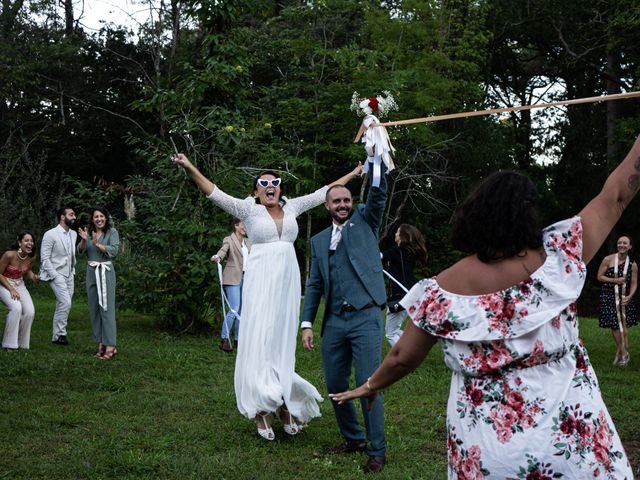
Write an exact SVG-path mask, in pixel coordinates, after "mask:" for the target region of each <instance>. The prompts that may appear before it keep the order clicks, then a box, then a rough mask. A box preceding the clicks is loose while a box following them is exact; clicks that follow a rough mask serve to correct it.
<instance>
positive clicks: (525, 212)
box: [451, 170, 542, 262]
mask: <svg viewBox="0 0 640 480" xmlns="http://www.w3.org/2000/svg"><path fill="white" fill-rule="evenodd" d="M451 242H452V243H453V246H454V247H455V248H457V249H458V250H460V251H462V252H464V253H467V254H470V255H473V254H476V255H478V259H480V260H481V261H482V262H491V261H495V260H501V259H504V258H509V257H513V256H514V255H517V254H518V253H520V252H522V251H523V250H526V249H536V248H540V247H541V246H542V229H541V228H540V221H539V216H538V210H537V194H536V189H535V186H534V185H533V182H532V181H531V180H530V179H529V178H528V177H526V176H525V175H522V174H520V173H517V172H513V171H509V170H505V171H500V172H496V173H493V174H492V175H490V176H489V177H487V178H486V179H485V180H484V181H483V182H482V183H480V185H478V186H477V187H476V188H475V190H474V191H473V192H471V194H470V195H469V196H468V197H467V198H466V199H465V201H464V202H463V204H462V206H461V207H460V208H459V209H458V211H457V212H456V215H455V219H454V224H453V229H452V232H451Z"/></svg>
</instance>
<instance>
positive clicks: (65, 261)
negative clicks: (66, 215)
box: [40, 225, 78, 282]
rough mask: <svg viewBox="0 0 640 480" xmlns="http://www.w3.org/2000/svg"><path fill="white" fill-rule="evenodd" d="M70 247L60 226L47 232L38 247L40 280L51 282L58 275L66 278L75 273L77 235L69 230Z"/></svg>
mask: <svg viewBox="0 0 640 480" xmlns="http://www.w3.org/2000/svg"><path fill="white" fill-rule="evenodd" d="M69 235H70V236H71V245H69V243H68V242H67V240H66V238H65V234H64V228H62V227H61V226H60V225H58V226H56V227H54V228H52V229H51V230H47V231H46V232H45V234H44V236H43V237H42V244H41V245H40V280H43V281H45V282H47V281H49V280H53V279H54V278H56V277H57V276H58V275H62V276H64V277H68V276H71V275H75V273H76V239H77V238H78V234H77V233H76V232H75V231H73V230H69Z"/></svg>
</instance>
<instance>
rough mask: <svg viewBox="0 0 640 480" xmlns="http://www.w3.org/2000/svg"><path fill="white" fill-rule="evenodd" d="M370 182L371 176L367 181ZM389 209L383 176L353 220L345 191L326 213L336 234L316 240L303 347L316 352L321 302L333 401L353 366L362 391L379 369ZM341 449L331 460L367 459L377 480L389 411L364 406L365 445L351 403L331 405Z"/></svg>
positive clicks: (334, 193) (332, 194)
mask: <svg viewBox="0 0 640 480" xmlns="http://www.w3.org/2000/svg"><path fill="white" fill-rule="evenodd" d="M370 177H371V174H370ZM386 201H387V180H386V174H383V175H382V178H381V181H380V186H378V187H373V186H372V187H371V188H370V189H369V194H368V197H367V203H366V205H358V206H357V207H356V208H355V210H354V212H353V215H351V211H352V199H351V192H350V191H349V190H348V189H347V188H346V187H344V186H340V185H337V186H333V187H332V188H330V189H329V190H328V191H327V196H326V202H325V207H326V208H327V210H328V211H329V213H330V215H331V218H332V220H333V223H332V226H331V227H329V228H327V229H326V230H323V231H322V232H320V233H318V234H317V235H315V236H314V237H313V238H312V239H311V259H312V260H311V262H312V263H311V273H310V275H309V280H308V281H307V288H306V291H305V297H304V307H303V309H302V324H301V327H302V329H303V332H302V343H303V346H304V348H305V349H307V350H311V349H313V330H312V328H311V327H312V323H313V321H314V320H315V317H316V313H317V311H318V306H319V305H320V298H321V297H322V296H324V303H325V310H324V317H323V321H322V327H321V335H322V363H323V368H324V374H325V380H326V382H327V390H328V391H329V393H337V392H342V391H344V390H345V389H346V388H347V386H348V385H349V379H350V377H351V368H352V365H353V366H354V367H355V382H356V385H361V384H362V383H364V382H366V381H367V378H368V377H369V376H370V375H371V374H372V373H373V372H374V371H375V370H376V368H378V365H380V358H381V354H382V339H383V333H384V321H383V318H382V312H381V309H382V308H383V307H384V305H385V303H386V293H385V287H384V279H383V276H382V262H381V260H380V250H379V248H378V230H379V228H380V224H381V222H382V216H383V213H384V208H385V204H386ZM332 405H333V408H334V412H335V415H336V419H337V422H338V428H339V429H340V433H341V434H342V436H343V437H344V442H343V443H342V444H340V445H338V446H337V447H333V448H330V449H328V450H327V453H351V452H358V451H365V450H366V451H367V454H368V455H369V459H368V461H367V463H366V464H365V466H364V471H365V473H375V472H379V471H381V470H382V469H383V468H384V465H385V462H386V457H385V453H386V444H385V439H384V408H383V406H382V402H376V403H375V404H374V405H373V408H372V409H371V411H369V410H368V409H367V404H366V401H365V400H362V401H361V406H362V412H363V416H364V422H365V428H366V433H367V435H366V436H367V438H368V439H369V446H368V447H367V443H366V439H365V434H364V432H363V430H362V428H361V426H360V424H359V423H358V420H357V417H356V411H355V408H354V406H353V404H352V403H351V402H349V403H345V404H343V405H338V404H337V403H335V402H332Z"/></svg>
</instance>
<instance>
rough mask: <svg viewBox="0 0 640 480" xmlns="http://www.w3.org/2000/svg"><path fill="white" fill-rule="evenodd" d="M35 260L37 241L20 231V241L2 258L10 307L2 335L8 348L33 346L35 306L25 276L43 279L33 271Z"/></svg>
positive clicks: (0, 297)
mask: <svg viewBox="0 0 640 480" xmlns="http://www.w3.org/2000/svg"><path fill="white" fill-rule="evenodd" d="M35 259H36V248H35V242H34V239H33V235H32V234H31V233H29V232H21V233H19V234H18V237H17V239H16V243H15V244H13V245H11V246H10V247H9V248H8V249H7V250H6V251H5V252H4V253H3V254H2V257H0V284H1V286H0V301H1V302H2V303H4V304H5V305H6V307H7V309H8V310H9V312H8V313H7V321H6V323H5V326H4V336H3V338H2V348H4V349H5V350H15V349H17V348H25V349H28V348H29V338H30V337H31V324H32V323H33V317H34V315H35V308H34V307H33V301H32V300H31V295H29V291H28V290H27V287H26V286H25V284H24V280H23V277H24V276H25V275H26V276H27V277H28V278H29V279H30V280H32V281H38V280H39V279H40V278H39V277H38V275H36V274H34V273H33V272H32V271H31V267H32V266H33V262H34V261H35Z"/></svg>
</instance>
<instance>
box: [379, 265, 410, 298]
mask: <svg viewBox="0 0 640 480" xmlns="http://www.w3.org/2000/svg"><path fill="white" fill-rule="evenodd" d="M382 272H383V273H384V274H385V275H386V276H387V277H389V278H390V279H391V280H392V281H393V282H395V283H396V284H397V285H398V286H399V287H400V288H401V289H402V290H404V293H409V290H407V287H405V286H404V285H403V284H401V283H400V282H399V281H398V280H397V279H395V278H394V277H393V275H391V274H390V273H389V272H387V271H386V270H385V269H382Z"/></svg>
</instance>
